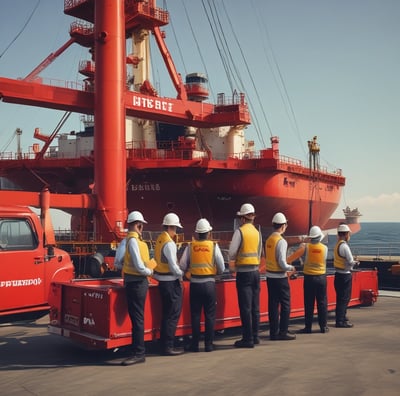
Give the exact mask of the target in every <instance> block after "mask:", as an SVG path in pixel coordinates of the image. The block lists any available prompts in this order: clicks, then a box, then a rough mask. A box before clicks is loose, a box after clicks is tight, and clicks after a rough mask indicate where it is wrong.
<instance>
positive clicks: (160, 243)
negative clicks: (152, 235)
mask: <svg viewBox="0 0 400 396" xmlns="http://www.w3.org/2000/svg"><path fill="white" fill-rule="evenodd" d="M171 241H172V242H173V239H172V238H171V237H170V236H169V234H168V232H166V231H164V232H162V233H161V234H160V235H159V236H158V238H157V241H156V246H155V247H154V259H155V260H156V262H157V266H156V268H154V272H156V273H158V274H164V275H171V272H170V270H169V264H168V260H167V258H166V257H165V255H164V254H163V252H162V249H163V247H164V245H165V244H166V243H167V242H171Z"/></svg>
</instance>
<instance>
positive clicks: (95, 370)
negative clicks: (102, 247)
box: [0, 291, 400, 396]
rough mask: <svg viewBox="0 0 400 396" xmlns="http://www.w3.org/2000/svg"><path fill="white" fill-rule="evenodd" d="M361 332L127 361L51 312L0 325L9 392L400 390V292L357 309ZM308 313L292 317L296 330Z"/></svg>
mask: <svg viewBox="0 0 400 396" xmlns="http://www.w3.org/2000/svg"><path fill="white" fill-rule="evenodd" d="M348 316H349V317H350V319H351V321H352V322H353V323H354V325H355V326H354V328H352V329H336V328H335V327H333V326H334V317H333V316H330V317H329V323H328V324H329V325H330V332H329V333H327V334H321V333H319V331H318V330H319V328H318V325H317V324H316V323H315V324H314V328H315V333H313V334H299V335H298V336H297V339H296V340H295V341H270V340H269V339H268V337H267V330H268V328H267V326H263V328H262V329H263V331H262V334H261V344H260V345H257V346H256V347H255V348H254V349H235V348H234V347H233V343H234V341H235V340H236V339H238V338H240V329H235V330H229V331H226V332H225V333H224V334H222V335H218V336H217V338H216V340H215V343H216V345H217V346H218V349H217V350H216V351H214V352H212V353H205V352H199V353H186V354H184V355H181V356H173V357H165V356H159V355H157V354H156V353H152V352H151V351H153V350H154V345H151V344H149V345H148V351H150V353H148V355H147V359H146V362H145V363H144V364H139V365H136V366H128V367H123V366H121V365H120V362H121V361H122V360H123V359H124V358H125V357H126V356H127V350H124V349H120V350H118V351H94V352H93V351H86V350H83V349H81V348H80V347H79V346H77V345H75V344H73V343H71V342H70V341H69V340H67V339H65V338H61V337H58V336H55V335H50V334H48V333H47V318H43V319H41V320H39V321H37V322H35V323H31V324H27V323H19V324H14V325H2V326H0V386H1V390H0V394H1V395H7V396H8V395H18V396H24V395H76V396H78V395H79V396H81V395H82V396H84V395H96V396H97V395H98V396H101V395H107V396H110V395H114V396H119V395H128V394H129V395H166V396H168V395H185V396H186V395H230V396H232V395H245V394H247V395H248V396H250V395H251V396H253V395H254V396H256V395H262V396H264V395H267V394H271V395H279V396H282V395H296V396H301V395H328V396H329V395H332V396H344V395H352V396H357V395H371V396H372V395H373V396H376V395H381V396H391V395H396V396H397V395H399V394H400V341H399V336H400V292H384V291H381V292H380V296H379V298H378V301H377V303H376V304H375V305H374V306H372V307H359V308H352V309H350V310H349V312H348ZM302 327H303V322H302V320H296V321H292V322H291V326H290V329H291V330H293V331H296V330H299V329H301V328H302Z"/></svg>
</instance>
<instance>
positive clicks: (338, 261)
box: [333, 240, 346, 270]
mask: <svg viewBox="0 0 400 396" xmlns="http://www.w3.org/2000/svg"><path fill="white" fill-rule="evenodd" d="M342 243H346V241H343V240H340V241H338V243H337V244H336V246H335V250H334V251H333V266H334V267H335V268H337V269H341V270H344V269H346V259H345V258H344V257H342V256H340V255H339V248H340V245H341V244H342Z"/></svg>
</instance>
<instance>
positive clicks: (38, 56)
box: [0, 0, 400, 221]
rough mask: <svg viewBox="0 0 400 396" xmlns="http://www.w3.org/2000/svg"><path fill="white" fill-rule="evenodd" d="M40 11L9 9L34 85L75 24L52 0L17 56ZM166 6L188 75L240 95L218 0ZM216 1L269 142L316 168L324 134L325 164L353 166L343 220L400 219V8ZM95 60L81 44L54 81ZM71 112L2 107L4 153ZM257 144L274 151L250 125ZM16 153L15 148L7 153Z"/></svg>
mask: <svg viewBox="0 0 400 396" xmlns="http://www.w3.org/2000/svg"><path fill="white" fill-rule="evenodd" d="M37 4H38V0H3V1H2V2H1V5H0V10H1V12H0V34H1V37H2V40H1V42H0V54H2V56H1V58H0V76H2V77H9V78H19V77H24V76H26V75H27V74H28V73H29V72H30V71H31V70H32V69H33V68H34V67H35V66H36V65H38V64H39V63H40V62H41V61H42V60H43V59H44V58H45V57H46V56H47V55H49V53H51V52H53V51H55V50H56V49H57V48H59V47H60V46H61V45H62V44H63V43H65V42H66V41H67V40H68V38H69V35H68V29H69V25H70V23H72V22H73V19H72V18H70V17H68V16H66V15H64V13H63V4H64V2H63V0H40V2H39V5H38V8H37V10H36V12H35V13H34V15H33V17H32V19H31V21H30V22H29V23H28V25H27V27H26V28H25V29H24V30H23V32H22V33H21V34H20V35H19V37H18V38H17V39H16V40H15V42H14V43H13V44H12V45H11V46H10V47H9V48H8V49H7V50H6V47H7V46H8V45H9V44H10V43H11V42H12V40H13V39H14V38H15V37H16V35H17V34H18V33H19V32H20V30H21V29H22V27H23V25H24V24H25V22H26V21H27V19H28V18H29V15H30V14H31V12H32V10H33V9H34V8H35V6H36V5H37ZM165 4H166V5H167V8H168V10H169V11H170V13H171V21H172V23H171V25H170V26H168V27H167V28H166V29H165V30H166V34H167V37H166V42H167V45H168V47H169V49H170V52H171V54H172V57H173V59H174V61H175V64H176V67H177V69H178V71H180V72H181V73H182V75H183V76H184V75H185V74H186V73H190V72H195V71H199V72H205V73H207V74H208V77H209V80H210V88H211V89H212V92H213V94H214V96H215V95H216V93H218V92H225V93H226V94H227V95H230V94H231V86H230V84H229V79H228V78H227V76H226V72H225V70H224V68H223V65H222V62H221V59H220V57H219V55H218V51H217V48H216V44H215V42H214V39H213V36H212V35H211V33H210V26H209V22H208V21H207V18H206V16H205V12H204V8H203V4H205V6H206V9H207V10H209V6H208V4H209V0H204V1H201V0H198V1H192V0H190V1H189V0H169V1H167V2H163V1H161V0H160V1H158V5H159V6H163V5H165ZM215 4H216V7H217V9H218V11H219V15H220V18H221V19H220V23H221V25H222V26H223V27H224V32H225V38H226V40H227V41H228V42H229V45H230V51H231V52H230V53H231V55H232V58H233V60H234V62H235V65H236V67H237V69H238V70H239V75H240V78H241V81H242V83H243V86H242V87H239V86H237V87H235V88H237V89H238V90H241V89H244V90H245V91H246V94H247V97H248V99H249V101H250V102H251V104H252V109H253V118H254V119H255V120H256V122H257V124H258V125H260V131H261V133H262V134H263V139H264V140H265V142H266V143H267V145H268V144H269V136H270V134H271V133H272V134H273V135H278V136H279V137H280V142H281V143H280V150H281V154H283V155H287V156H290V157H295V158H298V159H301V160H303V161H305V162H306V161H307V154H306V152H307V140H310V139H311V138H312V137H313V136H314V135H317V136H318V139H319V143H320V145H321V163H322V165H324V166H327V167H328V168H329V169H334V168H340V169H342V172H343V174H344V175H345V176H346V178H347V185H346V187H345V189H344V192H343V197H342V201H341V203H340V205H339V207H338V212H337V214H338V215H340V214H341V213H340V212H341V209H342V208H344V207H345V206H347V205H349V206H350V207H358V208H359V210H360V211H361V212H362V213H363V217H362V221H400V210H399V209H398V208H399V207H400V182H399V178H398V176H397V174H396V173H397V172H396V171H397V169H398V161H399V160H398V158H399V151H400V138H399V132H400V112H399V105H400V78H399V74H400V50H399V48H400V24H399V20H400V1H398V0H379V1H378V0H280V1H276V0H274V1H270V0H249V1H240V0H218V1H215ZM185 9H186V12H185ZM225 11H226V13H225ZM186 13H188V14H189V20H188V18H187V14H186ZM214 22H215V20H214ZM190 26H191V27H190ZM230 26H232V28H231V27H230ZM232 29H233V30H232ZM192 31H193V32H194V34H195V37H196V40H195V39H194V38H193V34H192ZM176 38H177V40H176ZM177 42H178V43H179V46H178V44H177ZM238 43H239V44H240V47H239V45H238ZM197 47H199V48H200V53H201V55H200V54H199V52H198V51H197ZM153 53H154V58H153V66H154V68H153V72H154V80H155V81H154V85H156V87H157V88H158V89H159V92H160V94H161V95H163V96H174V95H175V93H174V91H173V89H172V87H171V85H170V84H169V83H168V82H167V80H168V79H167V77H166V73H165V69H164V67H163V66H162V64H161V62H160V60H159V57H157V56H156V51H153ZM180 54H182V57H181V56H180ZM243 57H244V58H245V59H246V63H245V62H244V61H243ZM83 59H88V54H87V51H86V50H85V49H83V48H80V47H78V46H77V45H74V46H73V47H71V48H70V49H68V50H67V52H66V53H65V54H63V55H62V56H61V57H60V58H59V59H57V60H56V61H55V62H53V64H52V65H51V66H49V67H48V68H47V69H46V70H45V71H44V72H43V73H42V76H43V77H47V78H55V79H60V80H70V81H76V80H78V79H81V77H80V76H79V74H78V73H77V65H78V63H79V61H80V60H83ZM182 59H183V60H182ZM202 60H204V62H203V61H202ZM203 63H205V65H206V66H204V64H203ZM205 69H206V70H205ZM248 70H249V71H250V75H251V78H250V75H249V73H248ZM238 85H241V84H238ZM254 86H255V87H256V89H254ZM288 98H289V99H288ZM263 112H264V114H265V117H264V115H263ZM62 114H63V113H62V112H58V111H48V110H45V109H37V108H30V107H24V106H17V105H9V104H5V103H0V120H1V122H0V141H1V144H0V150H4V145H5V143H6V142H7V141H8V140H9V137H10V136H11V134H12V133H13V131H14V130H15V129H16V128H17V127H19V128H21V129H22V130H23V137H22V146H23V149H24V150H27V149H28V146H30V145H32V142H33V140H32V135H33V131H34V128H35V127H40V128H41V130H42V132H43V133H50V132H51V131H52V130H53V129H54V128H55V126H56V125H57V123H58V121H59V120H60V118H61V116H62ZM265 119H266V121H265ZM81 127H82V125H81V123H80V120H79V115H74V116H71V117H70V119H69V120H68V123H67V124H66V125H65V127H64V128H63V131H64V132H67V131H69V130H80V129H81ZM248 138H249V139H253V140H255V142H256V147H257V148H262V142H261V140H260V139H259V138H258V134H257V133H256V130H255V128H254V127H249V128H248ZM14 144H15V143H14ZM13 149H14V150H15V146H14V147H13V145H12V144H11V146H10V147H8V148H7V150H13ZM7 150H6V151H7Z"/></svg>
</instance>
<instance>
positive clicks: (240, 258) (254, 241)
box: [235, 223, 260, 266]
mask: <svg viewBox="0 0 400 396" xmlns="http://www.w3.org/2000/svg"><path fill="white" fill-rule="evenodd" d="M239 231H240V233H241V236H242V242H241V244H240V247H239V251H238V253H237V256H236V260H235V261H236V265H237V266H240V265H260V253H259V251H260V248H259V247H260V233H259V232H258V230H257V229H256V228H255V227H254V225H253V224H250V223H246V224H243V225H242V226H241V227H240V228H239Z"/></svg>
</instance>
